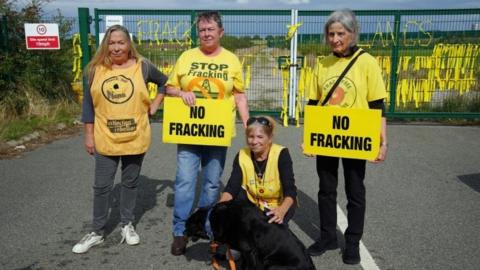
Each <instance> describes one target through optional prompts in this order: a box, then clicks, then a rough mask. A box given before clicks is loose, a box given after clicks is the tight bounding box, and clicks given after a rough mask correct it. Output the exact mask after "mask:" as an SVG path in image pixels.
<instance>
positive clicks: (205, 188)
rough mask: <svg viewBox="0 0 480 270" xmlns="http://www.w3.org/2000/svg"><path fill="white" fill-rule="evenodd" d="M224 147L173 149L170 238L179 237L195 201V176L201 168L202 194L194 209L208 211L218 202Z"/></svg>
mask: <svg viewBox="0 0 480 270" xmlns="http://www.w3.org/2000/svg"><path fill="white" fill-rule="evenodd" d="M226 156H227V147H223V146H205V145H187V144H179V145H178V146H177V175H176V178H175V198H174V209H173V235H174V236H181V235H183V232H184V231H185V222H186V221H187V219H188V217H189V215H190V213H191V211H192V208H193V201H194V199H195V186H196V183H197V175H198V172H199V169H200V166H201V175H202V190H201V193H200V199H199V202H198V207H210V206H212V205H213V204H215V203H216V202H217V201H218V195H219V192H220V177H221V176H222V173H223V168H224V167H225V158H226Z"/></svg>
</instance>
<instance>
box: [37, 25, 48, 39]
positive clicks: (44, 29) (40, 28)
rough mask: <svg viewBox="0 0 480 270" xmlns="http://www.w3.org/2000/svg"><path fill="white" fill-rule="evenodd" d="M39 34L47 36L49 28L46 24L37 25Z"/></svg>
mask: <svg viewBox="0 0 480 270" xmlns="http://www.w3.org/2000/svg"><path fill="white" fill-rule="evenodd" d="M37 33H38V34H39V35H42V36H43V35H45V34H46V33H47V27H46V26H45V25H44V24H39V25H37Z"/></svg>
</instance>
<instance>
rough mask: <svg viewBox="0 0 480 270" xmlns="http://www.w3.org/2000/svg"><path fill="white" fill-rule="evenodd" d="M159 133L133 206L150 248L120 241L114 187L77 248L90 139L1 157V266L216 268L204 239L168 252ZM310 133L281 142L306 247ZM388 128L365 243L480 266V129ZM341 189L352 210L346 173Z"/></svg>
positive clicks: (407, 264) (310, 222)
mask: <svg viewBox="0 0 480 270" xmlns="http://www.w3.org/2000/svg"><path fill="white" fill-rule="evenodd" d="M237 130H239V133H240V134H241V128H240V127H237ZM160 135H161V124H158V123H155V124H154V125H153V138H154V142H153V144H152V147H151V149H150V151H149V152H148V154H147V156H146V158H145V161H144V166H143V169H142V173H141V184H140V191H139V194H138V200H137V202H138V203H137V208H136V211H135V212H136V217H137V226H136V227H137V232H138V233H139V235H140V237H141V243H140V245H138V246H133V247H131V246H127V245H126V244H122V245H119V244H118V243H119V242H120V232H119V229H118V227H117V225H118V223H119V212H118V196H119V193H118V188H115V190H114V196H113V204H112V209H111V217H110V221H109V223H108V228H109V231H110V232H111V233H110V234H109V235H108V237H107V240H106V242H105V243H104V244H102V245H100V246H97V247H94V248H92V249H91V250H90V251H89V252H88V253H86V254H82V255H77V254H73V253H72V252H71V248H72V246H73V245H74V243H75V242H76V241H78V240H79V239H80V238H81V237H82V236H83V235H84V234H85V233H86V232H87V230H88V225H89V223H90V220H91V214H92V188H91V186H92V183H93V180H92V179H93V158H92V157H91V156H89V155H88V154H86V152H85V151H84V149H83V137H82V136H81V135H80V134H79V135H77V136H74V137H71V138H68V139H63V140H59V141H56V142H54V143H51V144H49V145H45V146H43V147H41V148H39V149H37V150H35V151H32V152H29V153H26V154H25V155H24V156H23V157H22V158H20V159H13V160H0V176H1V188H0V220H1V221H2V222H1V226H0V269H25V270H26V269H29V270H33V269H182V270H188V269H212V268H211V266H210V265H209V256H208V253H207V248H208V245H207V243H206V242H196V243H193V244H192V243H190V244H189V247H188V249H187V253H186V255H185V256H180V257H174V256H172V255H170V253H169V249H170V243H171V241H172V236H171V222H172V207H171V198H172V194H173V189H172V188H173V180H174V176H175V151H176V147H175V145H167V144H163V143H161V136H160ZM301 135H302V130H301V129H300V128H295V127H289V128H283V127H280V128H278V130H277V134H276V142H278V143H281V144H283V145H286V146H288V147H289V149H290V153H291V155H292V158H293V161H294V170H295V175H296V181H297V186H298V188H299V202H300V208H299V210H298V211H297V213H296V216H295V217H294V219H293V220H292V221H291V224H290V227H291V229H292V231H293V232H294V233H295V234H296V235H297V236H298V237H299V238H300V240H302V241H303V243H304V244H305V245H307V246H308V245H310V244H311V243H312V242H313V240H314V239H315V238H316V237H317V236H318V211H317V207H316V193H317V191H318V179H317V176H316V172H315V161H314V159H313V158H308V157H305V156H303V154H302V153H301V152H300V149H299V143H300V141H301ZM388 137H389V154H388V159H387V161H386V162H385V163H383V164H381V165H374V164H369V165H368V168H367V179H366V186H367V219H366V224H365V234H364V238H363V244H364V245H365V247H366V250H367V251H368V252H369V253H370V254H371V256H372V258H373V259H374V261H375V263H376V265H377V266H378V268H379V269H382V270H387V269H388V270H393V269H435V270H439V269H465V270H467V269H472V270H473V269H478V265H480V244H479V243H480V233H479V228H480V193H479V192H480V127H452V126H437V125H400V124H391V125H389V136H388ZM243 144H244V142H243V137H242V136H238V137H237V138H236V139H235V140H234V142H233V145H232V147H231V149H230V151H229V153H228V157H227V166H226V169H225V173H224V176H223V182H224V183H225V181H226V178H227V177H228V175H229V174H230V168H231V163H232V159H233V157H234V154H235V153H236V151H238V149H239V148H240V147H241V146H243ZM340 175H341V174H340ZM117 182H118V178H117ZM338 191H339V192H338V202H339V205H340V207H341V208H342V209H343V210H344V212H345V204H346V201H345V195H344V192H343V180H342V181H340V183H339V188H338ZM339 235H340V236H341V233H340V232H339ZM314 262H315V264H316V266H317V269H331V270H334V269H362V266H361V265H357V266H346V265H344V264H343V263H342V260H341V254H340V252H339V250H336V251H329V252H327V253H325V254H324V255H322V256H321V257H316V258H314Z"/></svg>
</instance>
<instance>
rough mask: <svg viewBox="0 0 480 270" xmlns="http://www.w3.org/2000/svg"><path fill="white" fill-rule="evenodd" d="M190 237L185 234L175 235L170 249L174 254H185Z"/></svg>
mask: <svg viewBox="0 0 480 270" xmlns="http://www.w3.org/2000/svg"><path fill="white" fill-rule="evenodd" d="M187 243H188V239H187V237H185V236H183V235H182V236H174V237H173V243H172V247H171V250H170V253H172V255H173V256H180V255H183V254H185V249H186V248H187Z"/></svg>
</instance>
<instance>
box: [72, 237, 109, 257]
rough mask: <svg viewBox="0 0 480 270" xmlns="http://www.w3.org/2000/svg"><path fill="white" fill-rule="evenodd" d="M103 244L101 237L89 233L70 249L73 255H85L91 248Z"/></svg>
mask: <svg viewBox="0 0 480 270" xmlns="http://www.w3.org/2000/svg"><path fill="white" fill-rule="evenodd" d="M101 243H103V236H101V235H98V234H96V233H95V232H91V233H89V234H87V235H85V236H84V237H83V238H82V239H81V240H80V242H78V243H77V244H75V246H73V248H72V252H73V253H85V252H87V251H88V250H89V249H90V248H91V247H93V246H96V245H99V244H101Z"/></svg>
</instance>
